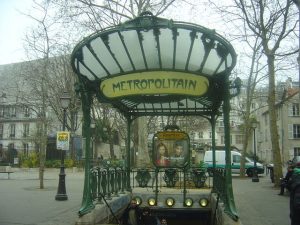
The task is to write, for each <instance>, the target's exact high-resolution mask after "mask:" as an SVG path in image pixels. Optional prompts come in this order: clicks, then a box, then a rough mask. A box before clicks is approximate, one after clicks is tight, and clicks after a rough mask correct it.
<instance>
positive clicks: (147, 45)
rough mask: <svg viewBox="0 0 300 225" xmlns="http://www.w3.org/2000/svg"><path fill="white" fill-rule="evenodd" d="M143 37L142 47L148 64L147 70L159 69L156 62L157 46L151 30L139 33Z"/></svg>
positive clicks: (157, 61)
mask: <svg viewBox="0 0 300 225" xmlns="http://www.w3.org/2000/svg"><path fill="white" fill-rule="evenodd" d="M141 34H142V35H143V41H142V43H143V47H144V51H145V56H146V60H147V64H148V68H151V69H157V68H159V60H158V49H157V48H158V44H157V42H156V40H155V36H154V34H153V30H149V31H147V32H141Z"/></svg>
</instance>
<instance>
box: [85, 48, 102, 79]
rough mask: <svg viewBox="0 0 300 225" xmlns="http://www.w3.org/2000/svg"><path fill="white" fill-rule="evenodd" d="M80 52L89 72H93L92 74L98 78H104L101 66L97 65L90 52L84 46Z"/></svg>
mask: <svg viewBox="0 0 300 225" xmlns="http://www.w3.org/2000/svg"><path fill="white" fill-rule="evenodd" d="M82 51H83V61H84V63H85V65H86V66H87V67H88V68H89V69H90V70H91V71H93V73H94V74H96V75H97V76H98V77H99V78H101V77H104V76H106V75H107V73H106V72H105V70H104V69H103V68H102V66H101V65H100V64H99V63H98V61H97V60H96V58H95V57H94V55H93V54H92V53H91V52H90V50H89V49H88V48H87V47H86V46H84V47H83V49H82ZM89 73H90V72H89Z"/></svg>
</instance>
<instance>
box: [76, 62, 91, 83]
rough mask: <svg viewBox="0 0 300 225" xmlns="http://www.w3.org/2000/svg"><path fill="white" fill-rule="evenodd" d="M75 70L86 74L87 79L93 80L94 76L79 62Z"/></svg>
mask: <svg viewBox="0 0 300 225" xmlns="http://www.w3.org/2000/svg"><path fill="white" fill-rule="evenodd" d="M77 62H78V61H77V59H76V60H75V65H76V66H77ZM77 70H78V71H79V72H80V73H81V74H82V75H84V76H86V77H87V78H88V79H89V80H95V77H94V76H93V75H92V74H91V73H90V72H89V71H88V70H87V69H86V68H85V67H84V66H83V65H82V63H81V62H79V68H77Z"/></svg>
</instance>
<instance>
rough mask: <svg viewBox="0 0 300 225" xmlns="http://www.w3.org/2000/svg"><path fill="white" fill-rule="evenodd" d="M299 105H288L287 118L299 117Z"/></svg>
mask: <svg viewBox="0 0 300 225" xmlns="http://www.w3.org/2000/svg"><path fill="white" fill-rule="evenodd" d="M299 115H300V111H299V103H292V104H289V116H299Z"/></svg>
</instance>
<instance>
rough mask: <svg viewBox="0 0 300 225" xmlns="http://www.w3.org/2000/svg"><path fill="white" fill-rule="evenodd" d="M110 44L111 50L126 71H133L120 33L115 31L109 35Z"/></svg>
mask: <svg viewBox="0 0 300 225" xmlns="http://www.w3.org/2000/svg"><path fill="white" fill-rule="evenodd" d="M109 46H110V49H111V51H112V52H113V53H114V55H115V58H116V59H117V60H118V62H119V64H120V65H121V67H122V69H123V70H124V71H125V72H126V71H132V70H133V68H132V66H131V63H130V60H129V58H128V55H127V54H126V51H125V49H124V45H123V43H122V41H121V39H120V37H119V35H118V33H113V34H111V35H109Z"/></svg>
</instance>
